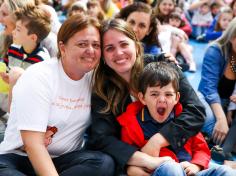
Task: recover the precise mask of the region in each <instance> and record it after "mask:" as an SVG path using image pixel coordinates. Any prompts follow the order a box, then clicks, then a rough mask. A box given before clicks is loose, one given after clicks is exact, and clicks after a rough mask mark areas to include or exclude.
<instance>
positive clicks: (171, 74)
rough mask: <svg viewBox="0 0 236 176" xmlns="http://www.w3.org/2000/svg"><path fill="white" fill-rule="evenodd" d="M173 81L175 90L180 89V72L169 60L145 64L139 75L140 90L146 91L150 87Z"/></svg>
mask: <svg viewBox="0 0 236 176" xmlns="http://www.w3.org/2000/svg"><path fill="white" fill-rule="evenodd" d="M169 83H172V86H173V88H174V90H175V92H178V91H179V74H178V72H177V71H176V69H175V68H174V66H173V64H171V63H168V62H152V63H150V64H148V65H146V66H145V68H144V70H143V72H142V74H141V75H140V77H139V84H138V85H139V86H138V87H139V92H142V93H143V94H145V93H146V91H147V88H148V87H154V86H160V87H161V88H162V87H164V86H166V85H168V84H169Z"/></svg>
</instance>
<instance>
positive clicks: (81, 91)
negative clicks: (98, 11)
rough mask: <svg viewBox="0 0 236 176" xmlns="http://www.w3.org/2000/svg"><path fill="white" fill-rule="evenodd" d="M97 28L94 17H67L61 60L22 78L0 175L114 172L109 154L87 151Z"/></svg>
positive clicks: (2, 147) (0, 155)
mask: <svg viewBox="0 0 236 176" xmlns="http://www.w3.org/2000/svg"><path fill="white" fill-rule="evenodd" d="M99 28H100V24H99V23H98V21H97V20H96V19H93V18H89V17H80V16H77V15H75V16H73V17H71V18H69V19H68V20H67V21H65V22H64V24H63V25H62V27H61V28H60V31H59V33H58V47H59V58H58V59H52V60H48V61H45V62H41V63H38V64H35V65H33V66H31V67H30V68H29V69H27V70H26V71H25V72H24V74H23V75H22V76H21V77H20V79H19V80H18V82H17V84H16V86H15V87H14V89H13V101H12V105H11V111H10V117H9V120H8V126H7V129H6V133H5V137H4V140H3V142H2V143H1V144H0V175H4V176H12V175H45V176H46V175H50V176H54V175H55V176H56V175H63V176H67V175H68V176H71V175H100V176H103V175H107V176H112V175H113V171H114V163H113V160H112V159H111V157H109V156H107V155H105V154H102V153H101V152H95V151H89V150H86V149H84V133H85V130H86V129H87V127H88V126H89V124H90V121H91V119H90V111H91V78H92V72H91V71H92V70H93V69H94V67H95V66H96V65H97V63H98V62H99V60H100V56H101V49H100V34H99ZM22 97H24V98H23V99H22ZM29 107H32V110H31V109H29ZM46 130H48V132H47V133H45V132H46ZM45 136H46V138H45ZM52 136H53V138H52V139H51V137H52ZM49 138H50V139H49Z"/></svg>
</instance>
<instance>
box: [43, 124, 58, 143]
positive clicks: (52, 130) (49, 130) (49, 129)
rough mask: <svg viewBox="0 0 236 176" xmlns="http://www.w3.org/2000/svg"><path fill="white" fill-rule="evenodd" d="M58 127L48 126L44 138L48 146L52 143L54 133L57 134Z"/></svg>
mask: <svg viewBox="0 0 236 176" xmlns="http://www.w3.org/2000/svg"><path fill="white" fill-rule="evenodd" d="M56 132H57V128H56V127H51V126H48V127H47V131H46V132H45V138H44V145H45V146H46V147H47V146H48V145H50V144H51V143H52V138H53V135H54V134H56Z"/></svg>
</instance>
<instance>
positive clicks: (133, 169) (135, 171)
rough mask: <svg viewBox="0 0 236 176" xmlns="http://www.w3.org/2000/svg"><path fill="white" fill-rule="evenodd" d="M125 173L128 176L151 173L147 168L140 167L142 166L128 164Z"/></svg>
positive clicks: (143, 175)
mask: <svg viewBox="0 0 236 176" xmlns="http://www.w3.org/2000/svg"><path fill="white" fill-rule="evenodd" d="M127 175H128V176H150V175H151V173H150V172H149V171H148V170H147V169H145V168H142V167H138V166H128V167H127Z"/></svg>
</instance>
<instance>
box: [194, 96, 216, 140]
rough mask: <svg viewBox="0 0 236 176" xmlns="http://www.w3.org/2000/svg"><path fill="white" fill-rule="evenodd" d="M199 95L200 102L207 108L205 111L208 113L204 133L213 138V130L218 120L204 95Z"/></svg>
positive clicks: (203, 128)
mask: <svg viewBox="0 0 236 176" xmlns="http://www.w3.org/2000/svg"><path fill="white" fill-rule="evenodd" d="M197 95H198V97H199V99H200V101H201V102H202V104H203V105H204V107H205V111H206V118H205V122H204V125H203V127H202V130H201V131H202V132H204V133H206V134H207V135H208V136H210V137H211V135H212V132H213V129H214V127H215V123H216V118H215V116H214V114H213V112H212V110H211V107H210V106H209V104H208V103H207V102H206V100H205V98H204V96H203V95H202V93H201V92H197Z"/></svg>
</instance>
